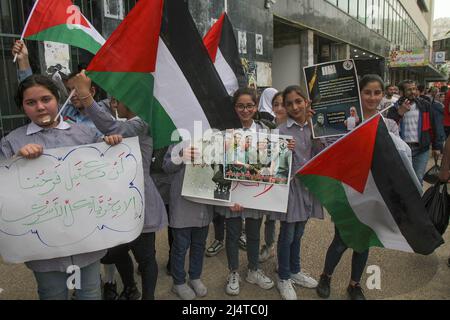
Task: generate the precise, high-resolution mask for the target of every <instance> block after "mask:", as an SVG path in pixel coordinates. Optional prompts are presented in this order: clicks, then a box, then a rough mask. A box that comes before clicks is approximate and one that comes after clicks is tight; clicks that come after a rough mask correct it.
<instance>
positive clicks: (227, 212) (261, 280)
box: [218, 88, 274, 296]
mask: <svg viewBox="0 0 450 320" xmlns="http://www.w3.org/2000/svg"><path fill="white" fill-rule="evenodd" d="M256 103H257V101H256V94H255V92H254V91H253V90H250V89H247V88H245V89H239V90H238V91H236V93H235V94H234V97H233V105H234V108H235V111H236V113H237V114H238V116H239V118H240V120H241V123H242V127H243V128H244V130H250V131H254V132H257V131H260V130H268V127H266V126H265V125H263V124H262V123H257V122H255V121H254V120H253V117H254V115H255V113H256V111H257V105H256ZM218 210H220V213H221V214H222V215H224V216H225V225H226V227H225V230H226V236H225V237H226V239H225V247H226V251H227V258H228V268H229V270H230V274H229V276H228V281H227V284H226V289H225V292H226V293H227V294H228V295H232V296H236V295H238V294H239V293H240V275H239V273H238V270H239V237H240V235H241V230H242V219H243V218H245V233H246V236H247V259H248V273H247V277H246V281H247V282H248V283H251V284H256V285H258V286H259V287H260V288H262V289H265V290H269V289H271V288H272V287H273V286H274V283H273V281H272V280H271V279H270V278H269V277H267V276H266V275H265V274H264V272H263V271H262V270H261V269H259V242H260V230H261V222H262V218H263V216H264V214H265V212H264V211H261V210H252V209H245V208H243V207H242V206H241V205H239V204H235V205H234V206H233V207H231V208H224V207H222V208H218Z"/></svg>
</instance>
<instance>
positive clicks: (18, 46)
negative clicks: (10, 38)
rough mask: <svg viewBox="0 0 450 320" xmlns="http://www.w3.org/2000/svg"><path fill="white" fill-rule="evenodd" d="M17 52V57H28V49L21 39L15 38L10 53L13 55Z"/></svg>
mask: <svg viewBox="0 0 450 320" xmlns="http://www.w3.org/2000/svg"><path fill="white" fill-rule="evenodd" d="M16 54H17V59H19V61H20V60H23V59H28V49H27V46H26V45H25V42H23V40H16V42H15V43H14V45H13V47H12V55H13V57H14V56H15V55H16Z"/></svg>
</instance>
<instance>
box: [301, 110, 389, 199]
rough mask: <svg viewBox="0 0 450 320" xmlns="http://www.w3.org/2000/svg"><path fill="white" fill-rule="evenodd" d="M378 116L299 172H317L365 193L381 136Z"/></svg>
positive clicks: (302, 173) (307, 173) (313, 173)
mask: <svg viewBox="0 0 450 320" xmlns="http://www.w3.org/2000/svg"><path fill="white" fill-rule="evenodd" d="M380 119H381V116H380V115H378V116H376V117H374V118H373V119H371V120H370V121H367V122H366V123H364V124H362V125H361V126H360V127H358V128H356V129H355V130H354V131H353V132H351V133H349V134H348V135H347V136H345V137H344V138H342V139H341V140H339V141H337V142H336V143H335V144H333V145H332V146H331V147H329V148H327V149H326V150H325V151H324V152H322V153H321V154H319V155H318V156H317V157H316V158H314V159H313V160H312V161H311V162H310V163H308V164H307V165H306V166H304V167H303V168H301V169H300V171H299V172H298V173H297V174H299V175H317V176H322V177H329V178H332V179H335V180H338V181H341V182H343V183H345V184H347V185H349V186H350V187H352V188H353V189H355V190H356V191H358V192H360V193H363V192H364V189H365V187H366V183H367V179H368V177H369V172H370V169H371V167H372V158H373V152H374V146H375V139H376V136H377V130H378V124H379V122H380Z"/></svg>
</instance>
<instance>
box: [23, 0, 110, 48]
mask: <svg viewBox="0 0 450 320" xmlns="http://www.w3.org/2000/svg"><path fill="white" fill-rule="evenodd" d="M23 38H25V39H30V40H41V41H54V42H61V43H66V44H70V45H72V46H75V47H78V48H82V49H85V50H87V51H90V52H92V53H93V54H95V53H97V51H98V50H99V49H100V48H101V46H102V45H103V44H104V43H105V39H103V37H102V36H101V35H100V34H99V33H98V32H97V30H95V28H94V27H93V26H92V25H91V24H90V23H89V21H88V20H87V19H86V18H85V17H84V16H83V14H82V13H81V12H80V10H79V8H78V7H77V6H75V5H74V4H73V3H72V1H71V0H36V2H35V3H34V6H33V9H32V10H31V12H30V15H29V17H28V21H27V23H26V25H25V28H24V30H23Z"/></svg>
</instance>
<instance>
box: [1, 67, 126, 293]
mask: <svg viewBox="0 0 450 320" xmlns="http://www.w3.org/2000/svg"><path fill="white" fill-rule="evenodd" d="M59 99H60V93H59V90H58V87H57V85H56V84H55V83H54V82H53V81H52V80H51V79H50V78H48V77H46V76H42V75H32V76H30V77H28V78H26V79H25V80H24V81H22V82H21V83H20V85H19V89H18V92H17V96H16V103H17V105H18V107H19V108H20V109H22V110H23V111H24V112H25V114H26V115H27V117H28V118H29V119H30V120H31V123H30V124H28V125H25V126H22V127H20V128H18V129H16V130H14V131H13V132H11V133H10V134H9V135H7V136H6V137H5V138H3V139H2V140H1V143H0V158H2V157H4V158H11V157H13V156H15V155H19V156H22V157H24V158H26V159H35V158H38V157H40V156H41V155H42V154H43V152H44V149H51V148H59V147H70V146H77V145H83V144H91V143H96V142H101V141H102V140H103V141H105V142H106V143H107V144H110V145H116V144H119V143H120V142H121V141H122V136H120V135H111V136H105V137H103V138H102V137H101V136H100V135H99V134H98V132H97V131H96V130H95V129H92V128H89V127H86V126H82V125H79V124H68V123H66V122H64V121H63V120H62V117H59V118H56V115H57V114H58V101H59ZM105 253H106V250H100V251H95V252H87V253H83V254H77V255H74V256H67V257H60V258H55V259H47V260H37V261H29V262H27V263H26V265H27V267H28V268H30V269H31V270H32V271H33V273H34V276H35V278H36V282H37V287H38V294H39V298H40V299H41V300H67V299H68V288H67V280H68V277H69V276H70V274H68V273H66V271H67V270H68V268H69V267H73V266H74V265H76V266H78V267H80V271H81V273H80V275H81V288H80V289H79V290H77V295H76V296H77V299H78V300H100V299H101V290H100V277H99V275H100V259H101V258H102V257H103V256H104V255H105Z"/></svg>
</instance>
